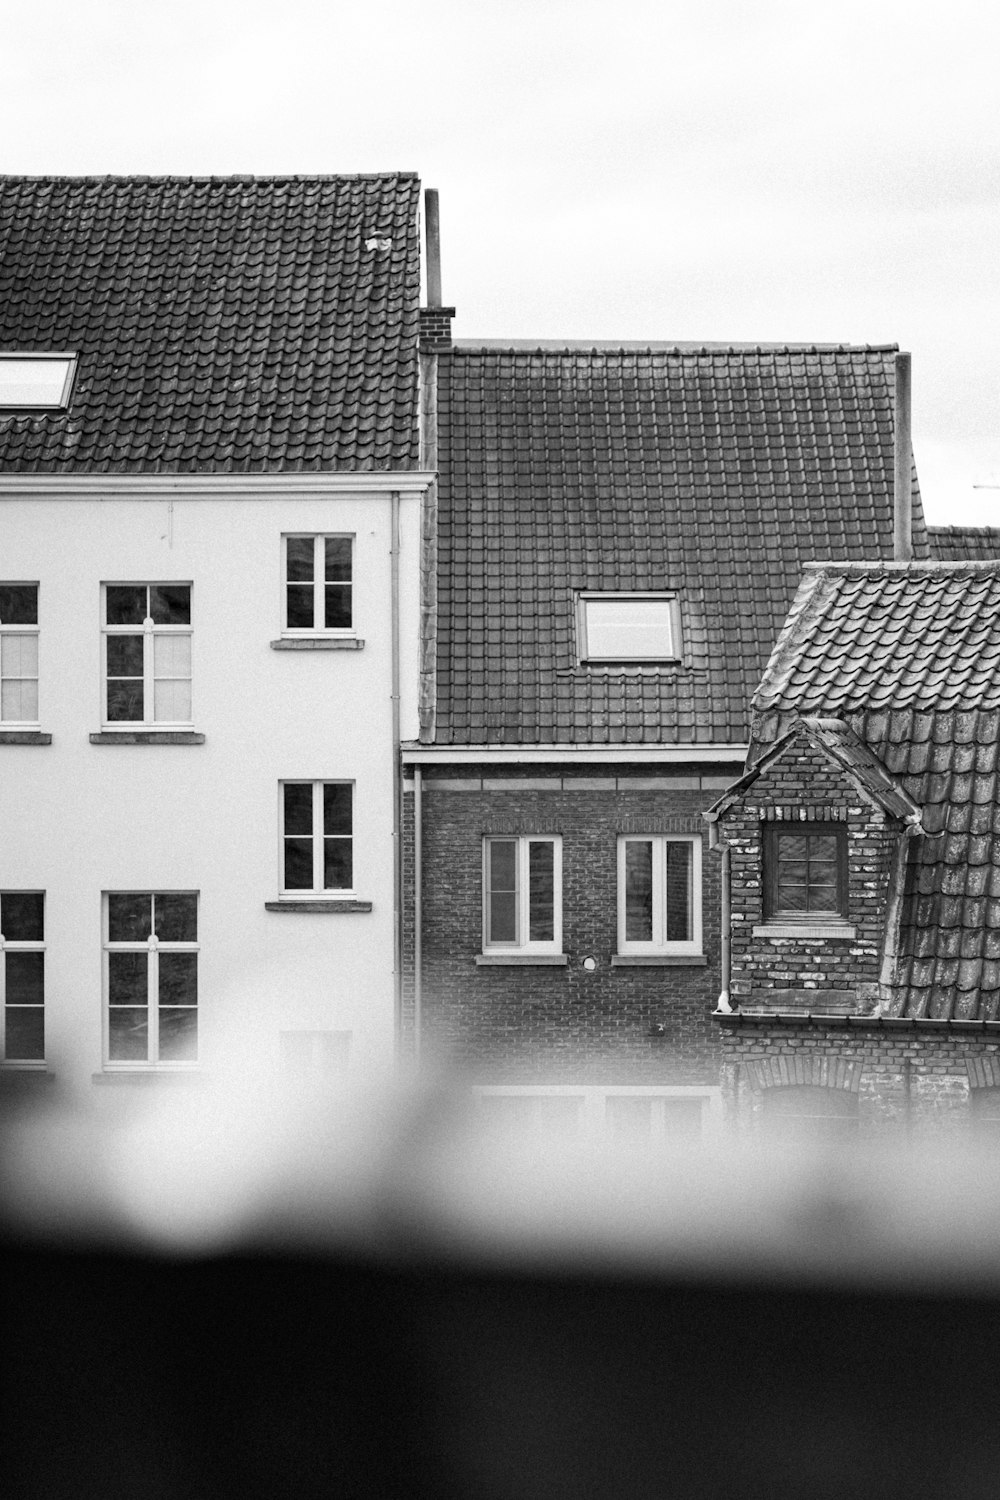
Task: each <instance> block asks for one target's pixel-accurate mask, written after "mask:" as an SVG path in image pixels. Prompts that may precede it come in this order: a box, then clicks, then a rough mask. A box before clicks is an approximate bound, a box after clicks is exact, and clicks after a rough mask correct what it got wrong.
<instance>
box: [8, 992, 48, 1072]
mask: <svg viewBox="0 0 1000 1500" xmlns="http://www.w3.org/2000/svg"><path fill="white" fill-rule="evenodd" d="M6 1032H7V1037H6V1044H5V1047H4V1057H5V1058H6V1059H7V1061H8V1062H44V1060H45V1012H44V1010H43V1009H42V1008H41V1006H40V1005H39V1006H32V1007H30V1008H27V1007H26V1008H24V1009H22V1010H18V1009H14V1008H12V1007H10V1006H8V1007H7V1012H6Z"/></svg>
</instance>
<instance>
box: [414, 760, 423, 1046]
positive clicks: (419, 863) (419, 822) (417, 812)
mask: <svg viewBox="0 0 1000 1500" xmlns="http://www.w3.org/2000/svg"><path fill="white" fill-rule="evenodd" d="M423 794H424V779H423V771H422V768H421V767H420V766H414V767H413V1060H414V1062H419V1061H420V1031H421V1022H422V1020H423V957H424V869H423V866H424V819H423Z"/></svg>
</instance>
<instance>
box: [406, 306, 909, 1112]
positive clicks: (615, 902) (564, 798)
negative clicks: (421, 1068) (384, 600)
mask: <svg viewBox="0 0 1000 1500" xmlns="http://www.w3.org/2000/svg"><path fill="white" fill-rule="evenodd" d="M438 321H439V323H440V322H441V320H440V319H439V320H438ZM895 358H896V355H895V350H894V349H891V348H853V347H847V346H830V347H823V348H801V347H787V346H766V347H757V346H754V347H701V346H698V347H694V346H681V347H663V346H657V347H652V348H648V347H644V348H636V347H621V346H614V347H599V348H598V347H590V346H588V347H566V346H559V347H552V348H549V347H546V348H540V347H536V346H517V345H515V346H502V347H501V346H494V345H472V344H464V343H463V344H456V345H454V346H452V347H449V345H448V343H447V340H446V339H444V338H442V337H441V330H440V328H439V327H436V328H435V336H434V338H433V341H430V340H428V341H427V342H426V343H425V354H424V362H425V384H424V388H425V396H424V399H425V407H426V406H427V405H428V403H430V405H431V406H432V408H433V414H434V431H435V434H436V444H437V447H436V451H435V452H434V453H433V454H427V455H425V458H424V462H423V466H424V467H426V468H428V469H430V468H436V469H437V470H438V471H439V482H438V492H437V498H436V505H437V516H436V525H435V527H434V528H433V535H432V537H431V538H430V540H431V543H432V549H431V550H429V551H428V553H427V566H428V568H430V567H431V566H432V564H433V569H434V572H433V583H432V585H431V586H425V599H427V600H428V601H429V607H428V609H427V611H426V612H425V618H424V625H425V656H424V686H423V691H422V705H423V714H422V724H421V737H420V740H419V742H415V743H413V744H411V745H408V746H404V749H403V761H404V798H403V802H404V846H405V857H406V875H405V879H406V888H405V892H404V944H405V948H406V954H407V962H408V977H407V986H406V993H405V997H404V1043H405V1046H406V1047H407V1049H414V1050H419V1053H420V1055H421V1057H422V1058H424V1059H427V1058H433V1059H442V1058H444V1059H447V1060H448V1061H449V1062H451V1063H454V1064H458V1065H459V1066H461V1067H462V1068H464V1069H465V1071H466V1073H467V1075H468V1076H469V1077H470V1078H472V1079H473V1080H474V1081H475V1083H476V1084H477V1085H478V1086H479V1087H480V1089H482V1090H483V1091H484V1096H485V1097H486V1098H488V1099H490V1100H492V1101H493V1102H492V1103H491V1104H490V1108H492V1109H493V1110H494V1111H495V1112H497V1113H504V1114H511V1115H512V1116H514V1115H516V1116H520V1117H524V1118H534V1119H538V1118H548V1119H551V1120H553V1121H556V1122H562V1123H565V1124H567V1125H570V1124H571V1123H572V1122H576V1123H579V1124H581V1125H583V1126H584V1127H585V1128H586V1127H587V1126H592V1127H593V1128H594V1129H595V1130H597V1129H601V1128H603V1126H604V1125H605V1124H607V1123H608V1122H610V1123H611V1125H612V1127H613V1128H620V1129H622V1130H625V1131H632V1130H635V1131H638V1132H639V1133H653V1134H658V1133H668V1134H669V1133H675V1132H677V1131H679V1130H686V1129H688V1130H691V1131H696V1130H698V1129H699V1128H701V1126H702V1125H705V1124H707V1123H709V1122H710V1121H712V1120H714V1119H715V1118H716V1116H717V1112H718V1103H719V1063H720V1055H721V1048H720V1042H719V1036H718V1032H717V1028H716V1026H715V1023H714V1022H713V1021H712V1020H711V1012H712V1011H713V1009H714V1007H715V1005H716V1002H717V998H718V995H719V990H720V927H719V917H718V912H719V901H718V881H719V867H718V862H717V861H716V860H715V859H714V858H713V857H712V856H711V855H710V854H709V853H708V847H707V841H706V839H705V825H704V821H703V813H704V812H705V810H706V809H707V808H709V807H710V806H711V805H712V803H713V801H714V800H715V799H716V798H717V795H718V792H719V790H720V789H722V788H723V787H726V786H729V785H731V784H732V782H733V781H734V780H735V779H736V778H737V777H738V776H739V775H740V774H741V772H742V770H743V767H744V763H745V756H746V752H747V746H748V738H749V723H748V708H747V705H748V703H749V699H750V694H751V693H752V690H753V688H754V686H755V685H756V683H757V681H758V680H759V677H760V672H761V670H762V668H763V665H764V663H765V662H766V660H767V657H768V653H769V652H770V649H771V646H772V644H773V642H774V639H775V637H776V636H777V633H778V630H779V628H780V625H781V622H782V620H783V618H784V616H785V613H786V611H787V608H788V605H789V603H790V601H791V599H792V597H793V595H794V591H795V587H796V584H797V581H798V578H799V576H800V574H801V569H802V567H803V565H804V564H805V563H807V562H809V561H813V560H816V559H820V558H839V557H848V558H856V559H859V560H860V559H876V558H878V557H888V556H891V555H892V531H893V516H892V493H893V474H894V415H895V386H894V381H895ZM912 514H913V537H914V547H915V552H916V555H917V556H918V557H919V558H926V556H927V548H928V541H927V534H926V531H925V528H924V525H923V518H922V512H921V507H920V498H919V491H918V489H917V486H916V482H915V477H914V479H913V482H912ZM434 550H436V563H434V559H433V551H434Z"/></svg>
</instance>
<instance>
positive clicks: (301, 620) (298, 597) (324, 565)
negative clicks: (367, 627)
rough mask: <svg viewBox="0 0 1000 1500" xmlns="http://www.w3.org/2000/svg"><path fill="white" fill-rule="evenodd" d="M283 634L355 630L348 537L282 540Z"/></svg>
mask: <svg viewBox="0 0 1000 1500" xmlns="http://www.w3.org/2000/svg"><path fill="white" fill-rule="evenodd" d="M282 550H283V568H282V572H283V578H284V585H283V587H284V601H283V609H282V630H283V632H284V633H285V634H286V635H318V634H321V633H322V634H341V635H346V634H350V633H351V631H352V630H353V628H354V624H353V622H354V601H353V597H352V596H353V588H354V584H353V578H352V573H353V551H354V539H353V537H350V536H285V537H282Z"/></svg>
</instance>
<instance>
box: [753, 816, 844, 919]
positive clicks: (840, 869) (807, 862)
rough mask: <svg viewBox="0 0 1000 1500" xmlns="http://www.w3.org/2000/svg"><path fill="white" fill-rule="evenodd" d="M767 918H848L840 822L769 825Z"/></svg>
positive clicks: (767, 827)
mask: <svg viewBox="0 0 1000 1500" xmlns="http://www.w3.org/2000/svg"><path fill="white" fill-rule="evenodd" d="M764 898H765V917H766V919H767V920H768V921H771V922H775V921H777V922H805V923H810V924H812V923H816V922H835V923H836V922H842V921H844V920H845V918H846V917H847V829H846V828H845V827H844V826H843V825H842V824H838V823H768V824H767V825H766V827H765V829H764Z"/></svg>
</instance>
